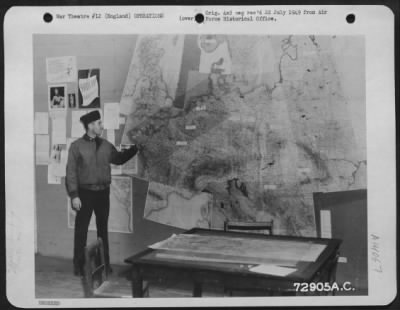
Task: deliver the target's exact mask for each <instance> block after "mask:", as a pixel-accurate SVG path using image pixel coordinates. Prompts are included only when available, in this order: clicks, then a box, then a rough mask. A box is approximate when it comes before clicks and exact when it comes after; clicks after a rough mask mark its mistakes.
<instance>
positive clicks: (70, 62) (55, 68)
mask: <svg viewBox="0 0 400 310" xmlns="http://www.w3.org/2000/svg"><path fill="white" fill-rule="evenodd" d="M46 69H47V71H46V73H47V74H46V75H47V82H48V83H59V82H75V81H76V79H77V75H76V73H77V71H76V57H75V56H64V57H52V58H47V59H46Z"/></svg>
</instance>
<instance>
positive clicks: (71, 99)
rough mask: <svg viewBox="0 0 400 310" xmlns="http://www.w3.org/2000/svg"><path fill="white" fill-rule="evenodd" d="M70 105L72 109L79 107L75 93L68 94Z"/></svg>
mask: <svg viewBox="0 0 400 310" xmlns="http://www.w3.org/2000/svg"><path fill="white" fill-rule="evenodd" d="M68 106H69V108H70V109H75V108H76V107H77V106H76V96H75V94H68Z"/></svg>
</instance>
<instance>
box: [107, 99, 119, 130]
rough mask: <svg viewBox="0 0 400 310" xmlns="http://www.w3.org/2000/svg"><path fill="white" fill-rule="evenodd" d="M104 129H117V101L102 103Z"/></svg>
mask: <svg viewBox="0 0 400 310" xmlns="http://www.w3.org/2000/svg"><path fill="white" fill-rule="evenodd" d="M103 124H104V129H119V124H120V119H119V102H109V103H105V104H104V121H103Z"/></svg>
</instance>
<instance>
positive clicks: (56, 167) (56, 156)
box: [49, 144, 67, 177]
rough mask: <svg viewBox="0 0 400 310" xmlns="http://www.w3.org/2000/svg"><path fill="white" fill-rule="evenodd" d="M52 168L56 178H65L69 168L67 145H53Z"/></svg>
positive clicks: (51, 154)
mask: <svg viewBox="0 0 400 310" xmlns="http://www.w3.org/2000/svg"><path fill="white" fill-rule="evenodd" d="M49 165H50V166H52V171H53V174H54V175H55V176H58V177H65V172H66V167H67V145H66V144H53V145H52V147H51V153H50V164H49Z"/></svg>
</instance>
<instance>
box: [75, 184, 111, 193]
mask: <svg viewBox="0 0 400 310" xmlns="http://www.w3.org/2000/svg"><path fill="white" fill-rule="evenodd" d="M79 187H80V188H82V189H86V190H90V191H103V190H105V189H107V188H109V185H106V184H80V185H79Z"/></svg>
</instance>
